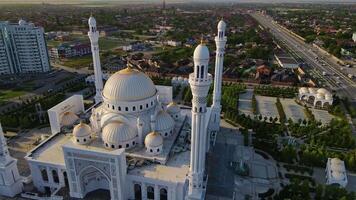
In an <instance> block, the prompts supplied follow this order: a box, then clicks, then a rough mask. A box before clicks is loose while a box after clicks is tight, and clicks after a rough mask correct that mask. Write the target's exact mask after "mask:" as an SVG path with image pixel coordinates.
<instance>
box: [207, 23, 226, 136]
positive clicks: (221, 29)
mask: <svg viewBox="0 0 356 200" xmlns="http://www.w3.org/2000/svg"><path fill="white" fill-rule="evenodd" d="M225 29H226V24H225V22H224V21H223V20H220V22H219V24H218V35H217V36H216V37H215V44H216V57H215V76H214V92H213V105H212V106H211V107H212V111H211V118H210V119H211V120H210V127H209V128H210V130H211V131H219V129H220V113H221V102H220V101H221V84H222V72H223V67H224V66H223V64H224V53H225V45H226V41H227V38H226V36H225Z"/></svg>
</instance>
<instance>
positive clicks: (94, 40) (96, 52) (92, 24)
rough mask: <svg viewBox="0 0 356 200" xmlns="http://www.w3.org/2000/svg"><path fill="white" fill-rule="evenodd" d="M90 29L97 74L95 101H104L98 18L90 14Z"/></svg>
mask: <svg viewBox="0 0 356 200" xmlns="http://www.w3.org/2000/svg"><path fill="white" fill-rule="evenodd" d="M88 24H89V31H88V36H89V39H90V43H91V52H92V55H93V66H94V76H95V90H96V94H95V97H94V99H95V103H100V102H102V100H103V98H102V96H101V92H102V91H103V74H102V72H101V66H100V57H99V43H98V41H99V32H98V30H97V29H96V20H95V18H94V17H93V16H90V18H89V20H88Z"/></svg>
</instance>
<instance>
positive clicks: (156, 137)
mask: <svg viewBox="0 0 356 200" xmlns="http://www.w3.org/2000/svg"><path fill="white" fill-rule="evenodd" d="M162 145H163V137H162V136H161V134H159V133H158V132H151V133H149V134H148V135H147V136H146V137H145V146H146V147H159V146H162Z"/></svg>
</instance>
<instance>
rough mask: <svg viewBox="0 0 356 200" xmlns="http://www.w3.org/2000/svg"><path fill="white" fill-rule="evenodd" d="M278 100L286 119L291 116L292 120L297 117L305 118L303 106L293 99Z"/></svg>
mask: <svg viewBox="0 0 356 200" xmlns="http://www.w3.org/2000/svg"><path fill="white" fill-rule="evenodd" d="M280 101H281V103H282V106H283V110H284V113H285V114H286V116H287V119H289V118H291V119H292V120H293V121H294V122H297V121H298V120H299V119H301V120H304V119H306V118H307V117H306V116H305V114H304V108H303V106H300V105H298V104H297V103H296V102H295V101H294V99H280Z"/></svg>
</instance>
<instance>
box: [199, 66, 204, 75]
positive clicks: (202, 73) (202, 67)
mask: <svg viewBox="0 0 356 200" xmlns="http://www.w3.org/2000/svg"><path fill="white" fill-rule="evenodd" d="M200 78H204V65H202V66H201V73H200Z"/></svg>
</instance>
